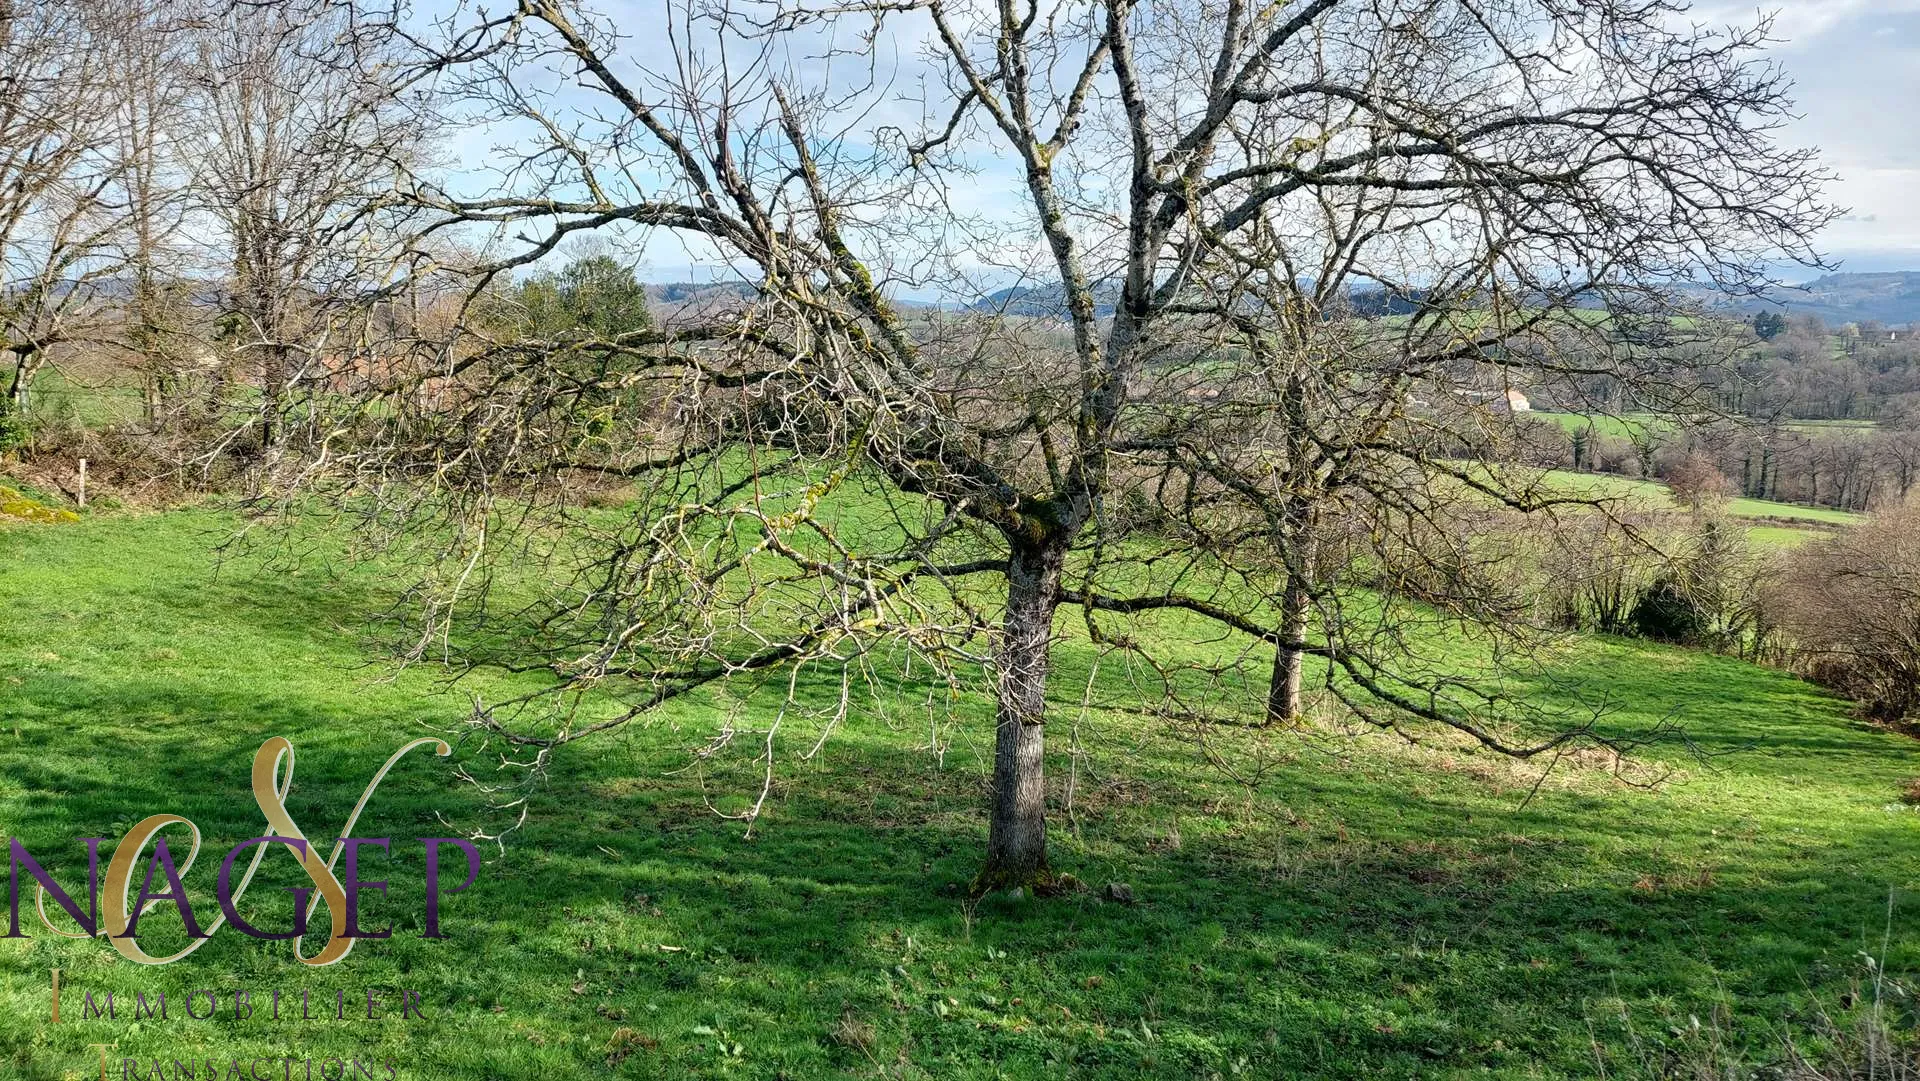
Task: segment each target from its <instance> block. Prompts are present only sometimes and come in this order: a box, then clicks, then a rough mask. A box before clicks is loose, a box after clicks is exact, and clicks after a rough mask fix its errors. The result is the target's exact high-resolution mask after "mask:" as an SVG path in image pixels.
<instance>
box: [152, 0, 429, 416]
mask: <svg viewBox="0 0 1920 1081" xmlns="http://www.w3.org/2000/svg"><path fill="white" fill-rule="evenodd" d="M194 48H195V52H196V55H195V57H194V66H195V68H196V69H197V70H198V71H199V72H200V73H201V79H200V80H199V84H198V85H197V86H196V87H194V88H193V94H192V97H191V99H190V107H191V108H192V109H193V111H194V113H195V115H194V118H193V120H192V121H191V122H190V124H189V125H188V127H187V129H186V132H185V136H186V138H187V139H188V140H189V143H190V146H191V157H192V159H193V162H194V164H195V175H194V182H193V190H194V192H195V195H196V198H197V200H198V202H199V210H200V211H201V212H202V213H203V214H205V215H207V216H208V217H209V218H210V219H211V220H212V221H213V222H214V223H216V228H215V229H213V230H211V231H210V232H211V236H210V237H209V240H210V243H211V245H212V247H213V251H214V254H215V258H216V259H217V260H218V261H221V262H224V263H225V264H226V265H227V269H228V271H229V276H228V282H229V291H228V297H227V302H226V304H225V305H224V309H225V319H226V326H225V327H224V330H225V333H226V335H227V338H228V341H229V342H230V343H231V348H232V350H233V351H234V352H235V353H237V354H238V355H239V356H240V357H241V358H242V359H243V361H244V368H245V370H246V371H247V373H248V377H249V383H250V384H252V385H254V386H256V387H257V389H258V392H259V402H260V407H259V409H258V410H257V412H256V416H257V418H258V422H259V424H260V427H261V431H260V437H261V441H262V442H263V443H265V444H267V445H271V444H273V443H275V442H276V441H277V439H278V432H277V431H276V429H275V425H276V424H277V422H278V420H279V419H280V414H281V412H282V410H283V409H284V408H285V407H286V405H287V401H286V395H287V393H288V391H289V389H290V387H292V386H294V385H295V384H297V383H299V382H301V381H302V380H303V379H306V380H311V379H315V378H318V377H319V375H320V374H321V373H322V371H323V368H324V364H325V362H326V361H327V359H328V357H329V355H330V354H335V353H340V352H344V351H345V349H346V348H347V347H346V346H343V345H342V344H341V343H339V342H337V341H334V340H332V339H331V338H330V337H329V335H330V333H331V332H332V331H333V330H334V329H335V328H334V326H333V325H332V324H331V323H330V322H329V320H328V319H327V318H326V316H325V314H324V313H325V312H326V311H327V310H328V309H329V308H332V307H337V306H338V305H339V304H340V303H341V302H343V301H346V302H354V303H357V302H358V301H359V299H360V298H361V296H362V295H363V294H364V293H365V292H367V291H368V290H369V289H370V288H372V287H373V286H375V285H377V284H379V282H378V276H377V270H370V268H379V267H383V266H387V265H390V263H389V254H390V253H389V251H388V250H387V249H386V248H385V247H384V244H385V243H386V242H387V241H388V240H390V235H388V234H386V233H384V232H383V227H386V226H390V224H391V223H388V222H383V221H382V220H381V219H380V217H379V215H378V213H377V211H378V210H379V208H381V207H383V206H385V205H386V203H387V200H386V199H385V196H387V195H388V194H390V193H391V192H392V191H393V189H394V184H395V181H396V178H397V177H398V176H400V175H401V174H402V173H403V172H404V171H406V170H408V169H411V168H414V167H416V166H417V165H418V164H419V163H420V156H421V154H422V147H423V143H424V135H423V132H422V129H421V128H420V126H419V124H418V115H417V114H416V113H415V112H414V111H412V110H411V109H409V108H408V107H407V105H406V103H405V102H404V101H402V100H401V99H400V98H399V97H398V96H397V95H396V94H395V93H394V91H393V87H392V86H391V85H390V82H389V80H388V79H387V78H385V77H384V76H385V69H384V67H383V65H382V61H383V59H384V58H383V56H382V55H381V54H380V53H379V51H378V50H379V46H378V45H377V43H373V42H371V41H370V39H369V38H368V37H367V36H365V35H363V34H361V33H359V32H358V31H357V29H356V19H355V16H354V14H353V12H352V11H351V10H350V9H348V8H346V7H343V6H337V5H333V4H329V3H326V2H324V0H312V2H299V0H296V2H289V3H280V4H271V5H257V4H226V3H218V2H215V3H209V4H207V5H205V14H204V16H203V18H202V20H201V22H200V24H199V26H198V28H197V30H196V32H195V42H194ZM370 273H371V274H372V275H373V278H372V280H370V278H369V274H370Z"/></svg>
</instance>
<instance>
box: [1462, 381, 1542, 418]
mask: <svg viewBox="0 0 1920 1081" xmlns="http://www.w3.org/2000/svg"><path fill="white" fill-rule="evenodd" d="M1454 393H1455V394H1456V395H1458V396H1459V397H1461V398H1464V399H1465V400H1467V401H1469V402H1474V403H1476V404H1479V405H1484V406H1486V407H1487V409H1488V410H1489V411H1491V412H1494V413H1531V412H1533V402H1532V401H1531V400H1530V399H1528V397H1527V396H1526V395H1525V394H1522V393H1520V392H1519V391H1518V390H1516V389H1515V388H1513V387H1508V388H1506V389H1505V390H1456V391H1454Z"/></svg>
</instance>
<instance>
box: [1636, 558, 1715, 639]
mask: <svg viewBox="0 0 1920 1081" xmlns="http://www.w3.org/2000/svg"><path fill="white" fill-rule="evenodd" d="M1627 623H1628V626H1629V627H1630V628H1631V629H1632V631H1633V633H1634V634H1637V635H1639V636H1640V637H1642V638H1651V639H1654V640H1655V641H1658V642H1677V643H1681V644H1684V645H1691V644H1693V643H1696V642H1699V641H1700V640H1701V638H1702V637H1704V636H1705V635H1706V633H1707V631H1708V630H1709V629H1710V627H1711V625H1712V620H1711V619H1710V618H1709V617H1708V615H1707V613H1706V612H1704V611H1702V610H1701V608H1700V606H1699V605H1698V604H1696V603H1695V602H1694V600H1693V598H1692V597H1691V596H1689V595H1688V594H1687V591H1686V590H1685V589H1683V588H1681V586H1680V583H1679V581H1677V580H1676V579H1675V578H1674V577H1673V576H1672V575H1670V574H1663V575H1661V576H1660V577H1659V578H1658V579H1656V580H1655V581H1654V583H1653V584H1652V585H1650V586H1648V587H1647V588H1646V589H1645V590H1643V591H1641V593H1640V599H1639V600H1638V601H1636V602H1635V603H1634V606H1633V613H1632V614H1631V615H1629V616H1628V617H1627Z"/></svg>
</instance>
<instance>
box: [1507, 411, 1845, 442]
mask: <svg viewBox="0 0 1920 1081" xmlns="http://www.w3.org/2000/svg"><path fill="white" fill-rule="evenodd" d="M1532 415H1533V416H1536V417H1539V418H1540V419H1541V420H1544V421H1548V422H1550V423H1552V424H1556V425H1558V426H1559V427H1560V428H1561V430H1563V431H1565V432H1566V433H1567V434H1569V435H1571V434H1573V433H1574V432H1577V431H1580V430H1582V429H1588V428H1590V429H1592V430H1593V431H1594V432H1595V433H1596V434H1598V435H1601V436H1605V437H1607V438H1610V439H1632V438H1634V437H1635V436H1637V435H1641V434H1644V433H1647V432H1649V431H1651V432H1653V433H1656V434H1661V435H1665V434H1669V433H1672V432H1673V431H1675V430H1676V427H1677V426H1676V425H1675V423H1674V421H1673V420H1672V418H1670V417H1663V416H1660V415H1659V414H1657V413H1562V412H1556V411H1554V410H1550V409H1541V410H1536V411H1535V412H1534V413H1533V414H1532ZM1879 426H1880V422H1879V421H1875V420H1790V421H1787V422H1785V423H1784V424H1782V425H1781V427H1784V428H1786V429H1788V430H1789V431H1795V432H1801V433H1803V434H1807V435H1818V434H1821V433H1832V432H1839V431H1854V432H1870V431H1873V430H1874V429H1875V428H1878V427H1879Z"/></svg>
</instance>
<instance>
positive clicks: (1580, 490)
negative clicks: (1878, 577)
mask: <svg viewBox="0 0 1920 1081" xmlns="http://www.w3.org/2000/svg"><path fill="white" fill-rule="evenodd" d="M1547 481H1548V483H1549V484H1550V485H1551V486H1553V487H1554V488H1556V489H1558V490H1560V491H1563V492H1566V493H1568V494H1570V495H1579V496H1588V497H1597V498H1603V499H1618V500H1622V501H1626V502H1630V503H1637V504H1640V505H1643V506H1646V507H1648V508H1658V509H1671V508H1672V507H1673V505H1674V503H1673V495H1672V493H1671V492H1670V491H1669V490H1668V489H1667V486H1666V485H1664V484H1662V483H1660V482H1659V481H1657V480H1642V479H1640V478H1637V477H1622V476H1617V475H1615V474H1611V473H1576V472H1574V471H1572V470H1568V469H1555V470H1551V471H1549V472H1548V473H1547ZM1726 512H1727V513H1728V514H1730V515H1732V516H1734V517H1736V518H1759V519H1789V520H1792V519H1798V520H1801V521H1807V522H1818V523H1824V524H1827V525H1852V524H1854V523H1857V522H1859V521H1860V520H1861V516H1860V515H1858V514H1855V513H1854V512H1852V511H1845V510H1835V509H1833V508H1831V507H1810V506H1805V505H1802V504H1799V503H1777V502H1774V501H1773V500H1770V499H1747V498H1744V497H1742V498H1739V499H1730V500H1728V501H1727V504H1726Z"/></svg>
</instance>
